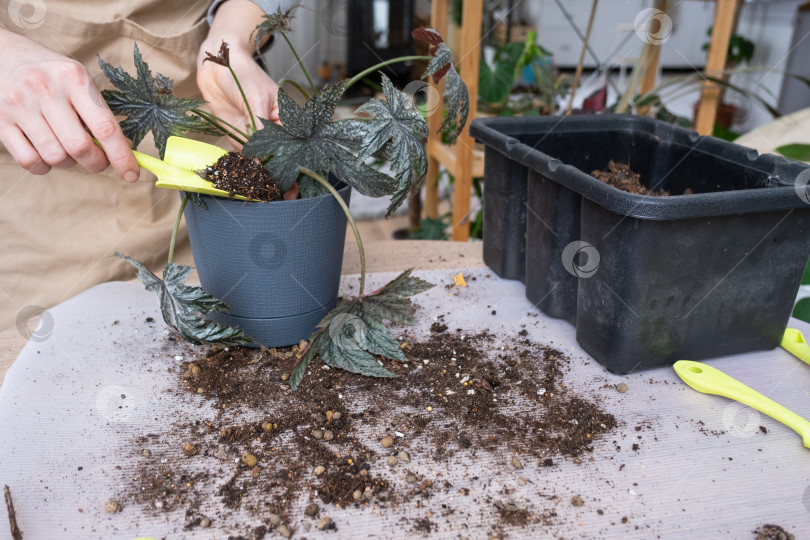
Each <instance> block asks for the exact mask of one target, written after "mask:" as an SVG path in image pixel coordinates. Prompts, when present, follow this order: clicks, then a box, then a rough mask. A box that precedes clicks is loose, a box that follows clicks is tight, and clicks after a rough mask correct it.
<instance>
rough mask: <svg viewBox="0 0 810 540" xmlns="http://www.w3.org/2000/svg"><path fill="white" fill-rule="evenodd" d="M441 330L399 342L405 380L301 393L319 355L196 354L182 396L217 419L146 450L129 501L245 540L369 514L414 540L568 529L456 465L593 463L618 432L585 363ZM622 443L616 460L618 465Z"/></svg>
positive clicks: (340, 380)
mask: <svg viewBox="0 0 810 540" xmlns="http://www.w3.org/2000/svg"><path fill="white" fill-rule="evenodd" d="M437 330H438V329H434V330H433V331H432V332H431V333H430V334H429V335H428V336H426V337H424V338H421V340H420V339H418V338H416V337H415V336H412V335H407V334H402V335H400V336H399V339H400V342H401V346H402V349H403V351H404V352H405V354H406V356H407V358H408V362H407V363H396V362H389V361H386V362H385V367H386V368H387V369H389V370H391V371H393V372H394V373H396V374H397V375H398V377H397V378H394V379H373V378H368V377H363V376H360V375H356V374H352V373H348V372H346V371H342V370H336V369H329V368H327V367H326V366H323V365H322V364H320V363H319V362H314V363H313V364H312V365H311V366H310V368H309V370H308V372H307V374H306V375H305V377H304V379H303V380H302V382H301V384H300V386H299V388H298V390H297V391H294V392H293V391H291V390H290V388H289V386H288V379H289V374H290V372H291V371H292V369H293V367H294V366H295V364H296V363H297V362H298V360H299V359H300V357H301V350H302V349H301V347H303V346H305V345H306V344H305V343H301V344H300V345H297V346H294V347H289V348H284V349H265V348H262V349H250V348H242V347H231V348H223V347H221V346H212V347H211V348H210V349H208V350H207V351H206V352H202V351H201V352H200V353H199V354H196V355H192V356H186V357H185V360H186V361H184V362H182V364H180V368H179V369H175V370H174V371H175V372H176V376H177V377H178V388H177V391H176V392H175V393H174V394H173V396H172V399H180V400H183V401H184V402H189V403H192V404H195V406H196V407H210V408H212V409H213V410H212V411H211V409H208V410H209V411H211V412H208V413H205V412H201V413H200V414H199V418H204V419H205V420H194V421H189V420H178V421H177V422H176V423H175V425H174V426H173V427H172V428H170V429H166V430H165V432H162V433H151V434H148V435H145V436H142V437H140V438H138V439H137V441H136V443H135V451H136V452H137V455H136V458H135V459H136V461H137V467H136V468H135V469H134V470H132V477H131V478H129V479H128V480H131V482H132V485H133V487H132V491H131V493H129V494H128V495H127V496H126V497H125V498H124V500H123V501H122V502H124V503H125V504H126V503H134V504H137V505H139V506H142V507H145V509H146V511H147V512H155V513H164V512H169V511H174V510H180V509H182V510H184V511H185V520H186V521H185V527H186V528H187V529H197V528H200V527H209V526H210V527H218V528H220V529H224V530H227V531H228V533H229V534H234V535H237V536H233V538H242V537H244V538H261V537H263V536H264V535H265V534H271V533H272V534H273V535H281V536H283V537H289V536H290V535H295V536H296V537H299V536H300V535H301V534H304V535H305V533H306V531H309V530H310V529H313V532H315V530H314V529H319V530H334V529H336V528H337V527H338V523H336V522H334V521H332V518H331V517H330V516H329V514H330V509H331V510H332V511H334V509H335V507H336V506H337V507H341V508H343V509H356V510H357V512H358V513H357V516H358V519H359V518H360V516H361V515H366V516H367V515H368V513H367V512H366V511H365V510H366V509H370V510H372V511H373V512H374V513H375V514H384V513H385V512H387V511H389V510H390V511H397V512H398V514H397V515H401V514H402V512H405V514H406V515H409V516H412V517H410V518H407V519H399V521H398V523H399V524H400V527H402V529H403V530H402V534H403V535H405V534H407V533H408V532H410V533H416V534H423V535H424V534H430V533H432V532H435V531H445V532H446V531H448V530H450V529H451V528H452V523H455V522H456V521H458V520H459V519H461V520H462V521H463V522H465V523H469V526H480V527H492V528H491V531H492V533H493V534H495V535H498V536H502V534H501V533H502V532H503V531H502V529H503V528H522V527H525V526H527V525H530V524H533V526H536V527H546V526H551V525H560V523H558V520H559V517H558V515H557V513H556V511H555V510H554V506H553V505H549V504H548V503H544V502H543V501H547V500H548V499H546V498H545V497H542V498H540V499H539V500H538V502H537V503H536V504H529V503H528V502H527V501H526V500H524V501H522V502H521V500H517V499H516V500H513V499H512V498H511V497H510V496H509V492H499V495H498V497H490V496H488V495H487V496H485V497H479V494H478V493H477V492H476V493H472V492H474V491H475V490H474V489H473V487H474V484H472V482H474V481H476V480H478V477H477V476H471V475H469V474H467V473H466V472H465V473H460V474H459V473H453V472H452V470H453V467H456V470H459V469H458V467H461V470H462V471H468V469H467V467H468V466H469V465H470V464H471V463H474V462H475V461H478V460H484V461H485V462H487V463H488V464H489V465H488V466H487V470H491V469H492V470H493V472H492V474H493V475H495V476H493V478H496V477H498V475H504V474H514V475H516V476H517V477H520V476H521V473H522V471H521V469H524V468H525V469H531V470H537V469H539V468H544V467H556V466H558V465H560V462H561V461H574V462H576V463H582V461H583V460H585V459H586V456H588V457H587V459H589V460H590V459H595V458H596V455H595V454H594V443H595V442H596V441H598V440H600V439H602V438H603V437H604V436H605V435H606V434H608V433H610V432H611V431H612V430H614V428H615V427H616V425H617V422H616V419H615V418H614V416H613V415H612V414H610V413H609V412H607V411H605V410H603V409H602V407H601V405H600V404H599V403H598V402H597V401H595V400H594V399H593V398H592V397H590V396H588V395H578V394H577V393H576V392H574V390H573V389H571V388H568V387H567V386H566V385H565V384H564V383H563V378H564V372H565V371H566V370H567V369H568V363H569V359H568V358H567V357H566V355H565V354H564V353H563V352H561V351H560V350H557V349H555V348H553V347H550V346H548V345H542V344H538V343H534V342H532V341H530V340H528V339H526V338H525V337H524V336H523V335H521V334H516V335H515V336H513V337H511V338H507V339H506V341H503V338H502V340H501V341H500V342H499V341H497V340H496V338H495V336H493V335H491V334H489V333H488V332H481V333H478V334H473V335H470V334H467V333H465V332H464V331H462V330H460V329H459V330H456V331H455V332H453V331H446V329H444V328H442V332H440V333H437ZM202 410H205V409H202ZM608 446H609V445H608V444H605V445H603V448H602V449H601V450H600V452H611V453H612V452H613V451H614V450H613V448H612V447H610V450H608V449H607V448H606V447H608ZM548 470H553V469H548ZM524 474H525V473H524ZM521 482H522V483H521ZM525 484H526V479H525V478H522V477H520V478H518V480H517V485H519V486H520V485H525ZM526 489H530V488H526ZM439 494H441V495H442V502H441V504H437V503H434V502H433V499H434V498H435V497H436V496H437V495H439ZM584 495H585V494H583V496H584ZM448 501H451V502H448ZM333 515H334V514H333ZM493 522H494V523H495V524H496V525H495V526H494V527H493V526H492V523H493ZM476 523H478V525H475V524H476ZM340 526H344V525H342V524H341V525H340ZM465 526H466V525H465ZM518 530H519V529H518ZM343 532H344V533H348V532H349V531H343ZM239 535H241V536H239Z"/></svg>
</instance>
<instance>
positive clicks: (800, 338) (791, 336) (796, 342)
mask: <svg viewBox="0 0 810 540" xmlns="http://www.w3.org/2000/svg"><path fill="white" fill-rule="evenodd" d="M782 348H784V349H785V350H786V351H788V352H789V353H790V354H792V355H793V356H795V357H796V358H798V359H799V360H801V361H802V362H804V363H805V364H810V346H809V345H808V344H807V341H805V339H804V334H802V333H801V331H800V330H797V329H795V328H790V327H788V328H786V329H785V335H784V336H783V337H782Z"/></svg>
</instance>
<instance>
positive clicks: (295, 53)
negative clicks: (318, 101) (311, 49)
mask: <svg viewBox="0 0 810 540" xmlns="http://www.w3.org/2000/svg"><path fill="white" fill-rule="evenodd" d="M279 34H281V37H283V38H284V41H286V42H287V45H289V47H290V50H291V51H292V53H293V56H295V59H296V60H297V61H298V65H299V66H301V71H303V72H304V76H305V77H306V78H307V82H309V87H310V88H312V92H313V93H314V92H317V91H318V90H317V89H316V88H315V84H314V83H313V82H312V79H310V78H309V73H307V68H305V67H304V63H303V62H302V61H301V59H300V58H299V57H298V53H297V52H295V47H293V46H292V43H290V40H289V38H288V37H287V35H286V34H285V33H284V32H279Z"/></svg>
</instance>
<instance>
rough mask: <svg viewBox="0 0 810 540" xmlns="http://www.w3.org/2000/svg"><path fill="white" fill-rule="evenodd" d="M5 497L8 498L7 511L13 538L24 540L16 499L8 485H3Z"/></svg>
mask: <svg viewBox="0 0 810 540" xmlns="http://www.w3.org/2000/svg"><path fill="white" fill-rule="evenodd" d="M3 497H4V498H5V500H6V511H7V512H8V523H9V525H10V526H11V538H13V539H14V540H22V538H23V534H22V531H21V530H20V526H19V525H18V524H17V513H16V512H15V511H14V501H12V500H11V490H9V488H8V486H3Z"/></svg>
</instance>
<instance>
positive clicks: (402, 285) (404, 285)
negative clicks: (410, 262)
mask: <svg viewBox="0 0 810 540" xmlns="http://www.w3.org/2000/svg"><path fill="white" fill-rule="evenodd" d="M412 272H413V268H409V269H408V270H405V271H404V272H402V273H401V274H400V275H399V276H397V278H396V279H394V280H393V281H391V282H390V283H388V284H387V285H386V286H385V287H383V288H381V289H380V290H378V291H375V292H373V293H371V294H369V295H367V296H364V297H363V304H365V305H366V306H367V308H368V309H369V311H370V312H372V313H374V314H375V315H377V316H379V317H381V318H383V319H387V320H389V321H392V322H397V323H403V324H414V322H415V321H414V319H413V305H412V304H411V300H410V297H411V296H414V295H417V294H419V293H423V292H425V291H427V290H429V289H432V288H433V287H434V285H433V284H432V283H429V282H427V281H425V280H423V279H419V278H417V277H413V276H411V273H412Z"/></svg>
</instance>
